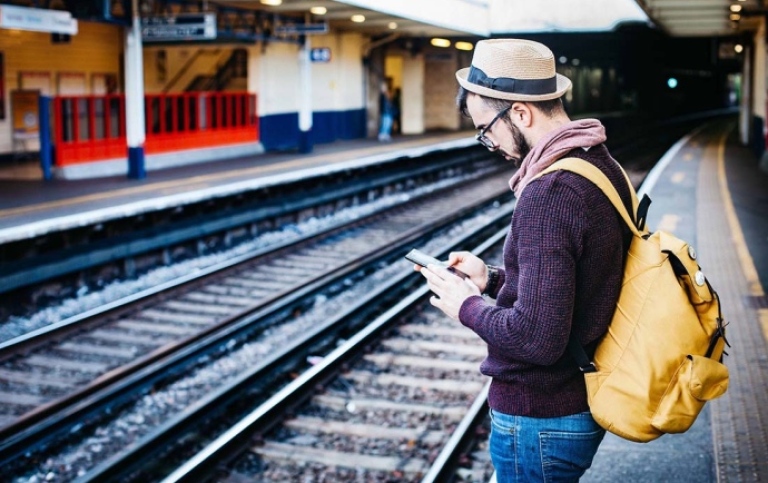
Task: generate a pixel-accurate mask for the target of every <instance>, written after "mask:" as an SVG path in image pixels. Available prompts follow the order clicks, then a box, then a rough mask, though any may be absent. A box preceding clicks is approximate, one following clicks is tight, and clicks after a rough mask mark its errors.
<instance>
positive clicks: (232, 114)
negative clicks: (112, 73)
mask: <svg viewBox="0 0 768 483" xmlns="http://www.w3.org/2000/svg"><path fill="white" fill-rule="evenodd" d="M144 105H145V113H144V119H145V125H146V141H145V144H144V152H145V154H156V153H163V152H170V151H181V150H184V149H194V148H206V147H216V146H224V145H228V144H237V143H245V142H255V141H258V140H259V129H258V117H257V115H256V96H255V95H254V94H249V93H241V92H237V93H230V92H227V93H222V92H194V93H185V94H159V95H147V96H145V98H144ZM53 137H54V139H53V143H54V146H55V154H54V156H55V157H54V160H55V164H56V165H57V166H66V165H70V164H76V163H83V162H88V161H95V160H102V159H114V158H122V157H126V156H127V141H126V135H125V97H124V96H122V95H106V96H61V97H55V98H54V99H53Z"/></svg>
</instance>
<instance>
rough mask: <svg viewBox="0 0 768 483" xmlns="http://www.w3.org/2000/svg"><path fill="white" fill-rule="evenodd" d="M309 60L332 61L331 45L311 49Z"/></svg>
mask: <svg viewBox="0 0 768 483" xmlns="http://www.w3.org/2000/svg"><path fill="white" fill-rule="evenodd" d="M309 60H311V61H312V62H330V61H331V49H330V48H329V47H316V48H312V49H310V50H309Z"/></svg>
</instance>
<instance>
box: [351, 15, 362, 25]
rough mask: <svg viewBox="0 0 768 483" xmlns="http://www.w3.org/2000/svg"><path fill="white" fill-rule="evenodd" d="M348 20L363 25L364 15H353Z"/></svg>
mask: <svg viewBox="0 0 768 483" xmlns="http://www.w3.org/2000/svg"><path fill="white" fill-rule="evenodd" d="M350 20H352V21H353V22H355V23H363V22H365V15H360V14H355V15H352V17H351V18H350Z"/></svg>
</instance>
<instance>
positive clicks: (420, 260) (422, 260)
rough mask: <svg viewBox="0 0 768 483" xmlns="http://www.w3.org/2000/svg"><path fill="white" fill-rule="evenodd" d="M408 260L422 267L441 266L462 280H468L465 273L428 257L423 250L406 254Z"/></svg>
mask: <svg viewBox="0 0 768 483" xmlns="http://www.w3.org/2000/svg"><path fill="white" fill-rule="evenodd" d="M405 258H406V260H409V261H411V262H413V263H415V264H416V265H421V266H422V267H426V266H427V265H439V266H441V267H447V268H448V270H449V271H450V272H453V273H455V274H456V275H458V276H459V277H461V278H467V275H466V274H465V273H463V272H460V271H458V270H456V269H455V268H453V267H449V266H448V262H442V261H440V260H438V259H437V258H435V257H433V256H431V255H427V254H426V253H424V252H422V251H421V250H418V249H416V248H414V249H412V250H411V251H410V252H408V253H406V254H405Z"/></svg>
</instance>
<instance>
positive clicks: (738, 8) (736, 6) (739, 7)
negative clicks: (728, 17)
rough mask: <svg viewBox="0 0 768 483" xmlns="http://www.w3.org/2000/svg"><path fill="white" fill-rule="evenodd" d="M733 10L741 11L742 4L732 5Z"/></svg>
mask: <svg viewBox="0 0 768 483" xmlns="http://www.w3.org/2000/svg"><path fill="white" fill-rule="evenodd" d="M731 12H733V13H739V12H741V5H731Z"/></svg>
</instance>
